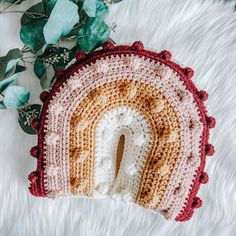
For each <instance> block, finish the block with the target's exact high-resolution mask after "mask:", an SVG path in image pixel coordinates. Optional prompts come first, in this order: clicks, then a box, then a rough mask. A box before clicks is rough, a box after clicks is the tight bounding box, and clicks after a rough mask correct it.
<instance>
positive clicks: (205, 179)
mask: <svg viewBox="0 0 236 236" xmlns="http://www.w3.org/2000/svg"><path fill="white" fill-rule="evenodd" d="M208 180H209V177H208V174H207V173H206V172H202V173H201V175H200V176H199V182H200V183H201V184H206V183H207V182H208Z"/></svg>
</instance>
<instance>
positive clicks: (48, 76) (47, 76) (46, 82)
mask: <svg viewBox="0 0 236 236" xmlns="http://www.w3.org/2000/svg"><path fill="white" fill-rule="evenodd" d="M54 75H55V71H54V69H53V66H52V65H49V66H47V67H46V72H45V73H44V75H43V76H42V77H41V78H40V85H41V87H42V89H43V90H47V89H50V88H51V87H52V85H53V79H54Z"/></svg>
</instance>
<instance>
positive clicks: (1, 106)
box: [0, 101, 7, 110]
mask: <svg viewBox="0 0 236 236" xmlns="http://www.w3.org/2000/svg"><path fill="white" fill-rule="evenodd" d="M3 109H7V108H6V106H5V105H4V103H3V101H1V102H0V110H3Z"/></svg>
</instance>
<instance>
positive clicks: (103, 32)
mask: <svg viewBox="0 0 236 236" xmlns="http://www.w3.org/2000/svg"><path fill="white" fill-rule="evenodd" d="M109 35H110V28H109V27H108V26H107V25H106V24H105V23H104V22H103V21H102V20H101V19H100V18H90V19H89V20H88V21H87V22H86V24H85V25H84V26H83V27H82V28H81V29H80V30H79V32H78V37H77V40H78V44H79V46H80V48H81V49H82V50H83V51H85V52H87V53H88V52H91V51H92V50H93V49H95V48H96V47H99V46H100V45H101V44H102V43H104V42H105V41H107V39H108V38H109Z"/></svg>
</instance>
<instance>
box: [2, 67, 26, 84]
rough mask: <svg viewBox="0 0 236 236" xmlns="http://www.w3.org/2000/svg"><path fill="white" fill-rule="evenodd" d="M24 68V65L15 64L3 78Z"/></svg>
mask: <svg viewBox="0 0 236 236" xmlns="http://www.w3.org/2000/svg"><path fill="white" fill-rule="evenodd" d="M25 70H26V67H25V66H21V65H18V64H17V65H15V66H14V67H12V68H11V69H10V70H9V71H8V72H7V73H6V74H5V76H4V80H5V79H7V78H9V77H11V76H13V75H14V74H17V73H21V72H23V71H25Z"/></svg>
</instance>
